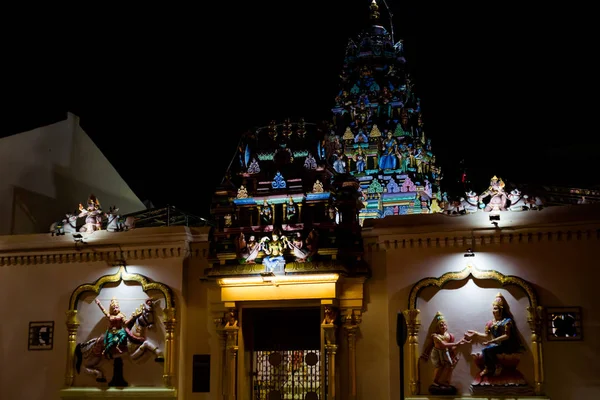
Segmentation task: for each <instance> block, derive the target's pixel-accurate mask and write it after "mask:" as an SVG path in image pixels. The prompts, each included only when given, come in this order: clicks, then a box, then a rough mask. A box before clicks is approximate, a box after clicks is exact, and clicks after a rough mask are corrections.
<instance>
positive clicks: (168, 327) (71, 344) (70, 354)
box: [65, 266, 176, 388]
mask: <svg viewBox="0 0 600 400" xmlns="http://www.w3.org/2000/svg"><path fill="white" fill-rule="evenodd" d="M120 282H135V283H138V284H139V285H140V286H141V287H142V290H143V291H144V292H145V293H147V292H148V291H150V290H156V291H159V292H160V293H162V295H163V297H164V300H165V309H164V325H165V349H164V357H165V362H164V371H163V382H164V384H165V387H167V388H171V387H173V377H174V366H175V362H174V355H175V354H174V352H173V347H174V346H173V338H174V337H175V334H174V333H175V323H176V319H175V301H174V298H173V293H172V291H171V288H170V287H169V286H167V285H165V284H164V283H160V282H153V281H152V280H150V279H149V278H146V277H145V276H143V275H140V274H131V273H129V272H127V270H126V269H125V266H120V267H119V270H118V271H117V273H115V274H113V275H104V276H101V277H100V278H98V279H97V280H96V282H94V283H85V284H83V285H79V286H78V287H77V288H76V289H75V290H74V291H73V293H71V297H70V299H69V309H68V310H67V334H68V345H67V371H66V375H65V379H66V381H65V383H66V386H67V387H72V386H73V381H74V377H75V371H74V355H75V348H76V346H77V330H78V328H79V325H80V323H79V319H78V317H77V308H78V304H79V300H80V298H81V296H82V295H83V294H84V293H86V292H93V293H95V294H96V295H98V294H100V291H101V290H102V288H103V287H104V285H106V284H107V283H120Z"/></svg>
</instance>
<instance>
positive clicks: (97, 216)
mask: <svg viewBox="0 0 600 400" xmlns="http://www.w3.org/2000/svg"><path fill="white" fill-rule="evenodd" d="M102 215H103V214H102V208H101V207H100V202H99V201H98V199H97V198H96V196H94V195H93V194H92V195H90V197H89V199H88V202H87V207H85V208H84V207H83V205H82V204H79V215H78V217H79V218H85V224H84V225H83V226H82V227H81V229H79V231H80V232H87V233H92V232H94V231H99V230H101V229H102Z"/></svg>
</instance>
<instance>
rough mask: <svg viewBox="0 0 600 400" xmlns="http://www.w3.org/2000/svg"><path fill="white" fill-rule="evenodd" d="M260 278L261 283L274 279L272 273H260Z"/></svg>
mask: <svg viewBox="0 0 600 400" xmlns="http://www.w3.org/2000/svg"><path fill="white" fill-rule="evenodd" d="M260 277H261V278H262V280H263V282H272V281H273V280H274V279H275V274H274V273H273V272H261V273H260Z"/></svg>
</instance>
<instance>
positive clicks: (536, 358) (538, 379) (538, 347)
mask: <svg viewBox="0 0 600 400" xmlns="http://www.w3.org/2000/svg"><path fill="white" fill-rule="evenodd" d="M542 322H543V308H542V307H527V324H528V325H529V329H531V352H532V354H533V379H534V390H535V394H536V395H538V396H540V395H542V394H543V385H544V362H543V361H544V359H543V354H542Z"/></svg>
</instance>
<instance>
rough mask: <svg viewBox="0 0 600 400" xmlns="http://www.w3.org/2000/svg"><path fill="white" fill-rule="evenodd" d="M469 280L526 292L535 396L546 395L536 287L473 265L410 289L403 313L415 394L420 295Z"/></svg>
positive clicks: (411, 378)
mask: <svg viewBox="0 0 600 400" xmlns="http://www.w3.org/2000/svg"><path fill="white" fill-rule="evenodd" d="M469 277H472V278H476V279H488V280H494V281H497V282H500V283H501V284H502V286H506V285H515V286H518V287H520V288H521V289H523V290H524V291H525V293H527V297H528V298H529V306H528V307H526V311H527V322H528V325H529V327H530V330H531V342H532V354H533V369H534V380H535V382H534V390H535V394H536V395H538V396H540V395H542V394H543V381H544V366H543V362H542V354H543V353H542V343H541V340H540V334H541V325H542V323H541V321H542V311H543V310H542V307H540V306H538V300H537V295H536V293H535V290H534V289H533V286H532V285H531V284H530V283H529V282H527V281H526V280H525V279H523V278H519V277H518V276H514V275H503V274H501V273H500V272H498V271H494V270H480V269H477V267H475V266H472V265H467V266H466V267H465V269H463V270H462V271H458V272H447V273H445V274H443V275H442V276H440V277H439V278H434V277H430V278H424V279H421V280H420V281H418V282H417V283H416V284H415V285H414V286H413V287H412V289H411V291H410V295H409V297H408V307H409V309H408V310H405V311H404V315H405V318H406V324H407V333H408V348H409V357H408V362H409V368H408V372H409V387H410V392H411V394H412V395H417V394H419V387H420V384H419V380H420V376H419V375H420V373H419V354H420V351H419V338H418V333H419V327H420V325H421V323H420V321H419V318H418V316H419V313H420V311H419V310H418V309H417V296H418V295H419V293H420V292H421V290H423V289H424V288H426V287H428V286H436V287H438V288H440V289H441V288H442V287H443V286H444V285H445V284H446V283H448V282H450V281H460V280H463V279H468V278H469Z"/></svg>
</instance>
